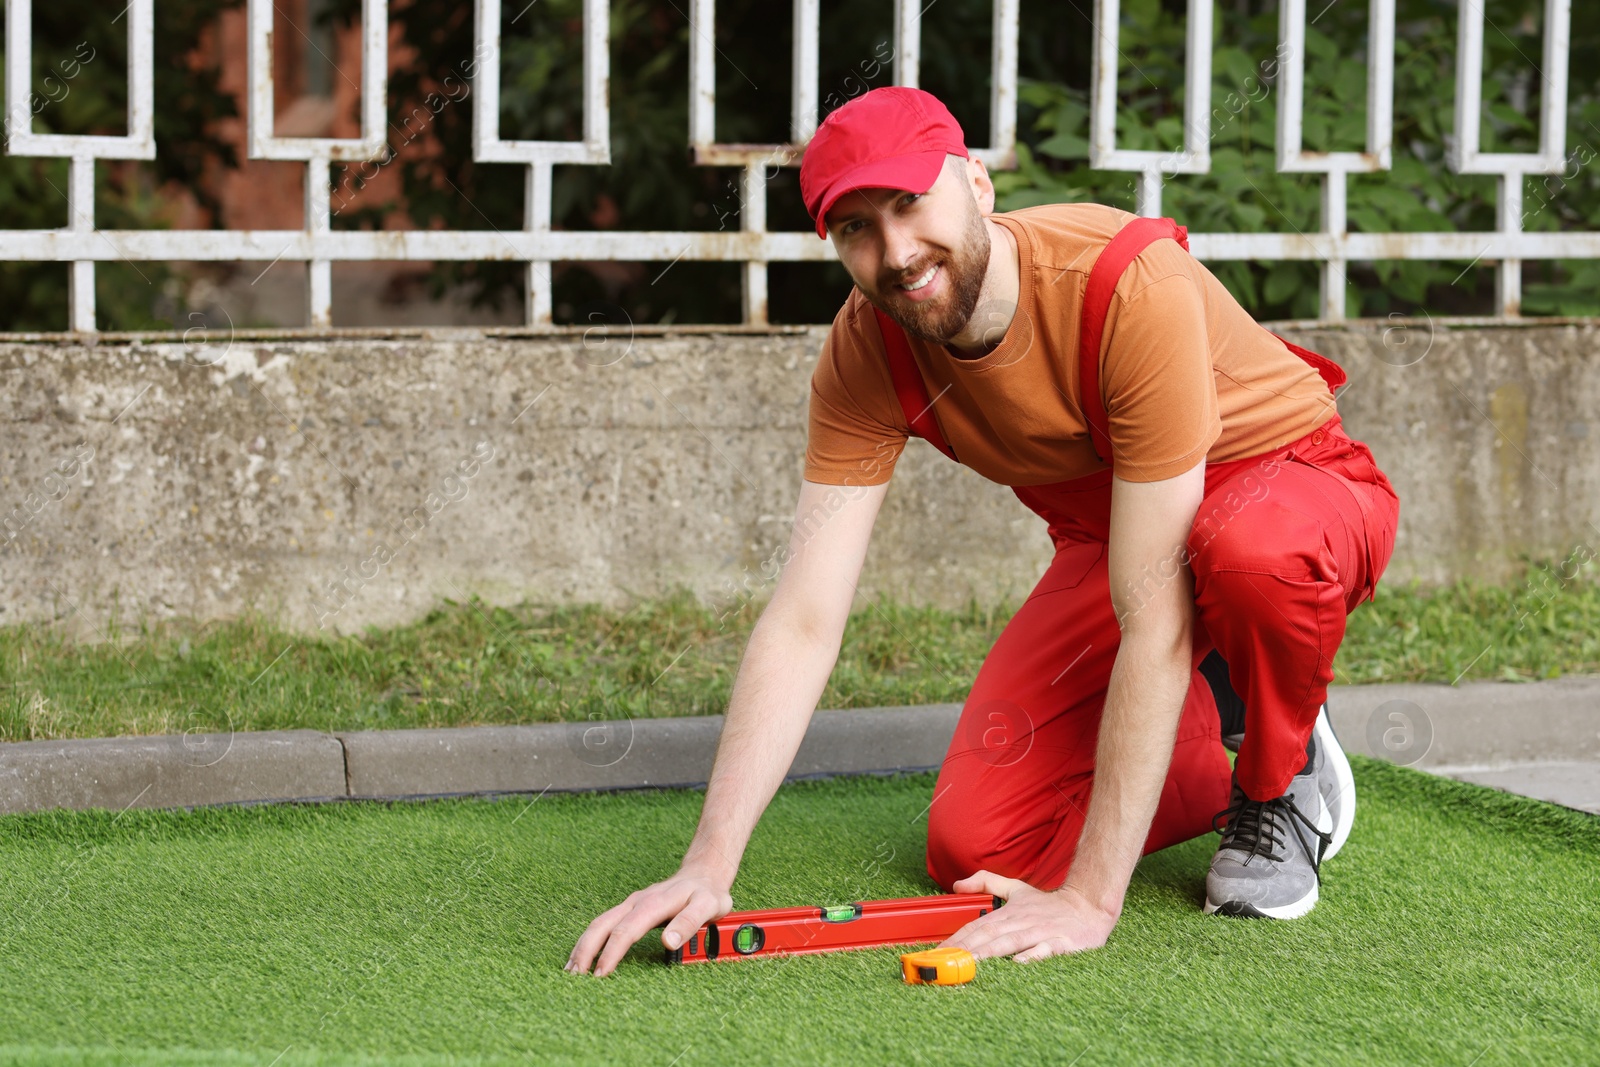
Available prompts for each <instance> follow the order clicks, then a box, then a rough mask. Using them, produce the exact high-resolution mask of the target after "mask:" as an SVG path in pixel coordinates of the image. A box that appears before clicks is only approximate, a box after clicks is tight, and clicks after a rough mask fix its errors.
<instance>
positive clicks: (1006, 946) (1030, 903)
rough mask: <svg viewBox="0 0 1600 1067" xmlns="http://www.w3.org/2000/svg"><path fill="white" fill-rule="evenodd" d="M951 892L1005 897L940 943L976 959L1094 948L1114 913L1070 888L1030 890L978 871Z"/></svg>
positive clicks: (1028, 958) (1028, 957)
mask: <svg viewBox="0 0 1600 1067" xmlns="http://www.w3.org/2000/svg"><path fill="white" fill-rule="evenodd" d="M951 889H953V890H954V891H955V892H957V893H991V894H993V895H995V896H997V897H1000V898H1001V899H1003V900H1004V901H1005V902H1006V906H1005V907H1003V908H997V909H995V910H994V911H992V912H990V913H989V914H988V915H985V916H983V918H981V919H974V920H972V921H971V922H969V923H968V924H967V925H965V926H963V927H962V928H961V929H959V930H957V931H956V932H955V933H954V934H953V935H951V936H950V938H948V939H947V940H946V941H944V942H943V943H942V944H940V946H939V947H940V948H964V949H966V950H967V951H968V952H970V953H972V955H973V956H974V958H976V959H980V960H981V959H985V958H987V957H989V956H1007V955H1011V954H1012V953H1015V955H1014V956H1012V958H1013V959H1015V960H1016V961H1017V962H1018V963H1031V962H1032V961H1034V960H1042V959H1044V958H1045V957H1047V956H1057V955H1060V954H1062V953H1065V952H1082V951H1084V950H1085V949H1091V948H1099V947H1101V946H1102V945H1104V944H1105V943H1106V938H1108V937H1110V936H1111V928H1112V927H1114V926H1116V925H1117V916H1116V915H1113V914H1111V913H1109V912H1107V911H1104V910H1103V909H1101V908H1099V907H1098V906H1096V905H1095V904H1093V903H1091V902H1090V901H1089V899H1088V898H1087V897H1085V896H1084V895H1083V894H1082V893H1080V892H1079V891H1078V890H1077V889H1076V888H1073V887H1071V886H1063V887H1062V888H1060V889H1058V890H1056V891H1054V892H1046V891H1045V890H1043V889H1035V888H1034V887H1033V886H1031V885H1029V884H1028V883H1026V882H1023V881H1020V880H1018V879H1016V878H1006V877H1004V876H1003V875H998V874H993V873H991V872H989V871H979V872H978V873H977V874H974V875H973V876H972V877H970V878H963V879H961V881H959V882H957V883H955V885H953V886H951Z"/></svg>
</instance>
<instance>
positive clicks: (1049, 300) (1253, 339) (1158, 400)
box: [805, 204, 1335, 485]
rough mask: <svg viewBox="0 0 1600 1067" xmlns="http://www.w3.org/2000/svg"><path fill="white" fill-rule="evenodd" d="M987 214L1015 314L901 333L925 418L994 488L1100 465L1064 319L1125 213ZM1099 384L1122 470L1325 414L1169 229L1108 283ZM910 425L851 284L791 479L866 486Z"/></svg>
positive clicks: (1172, 462) (1195, 456) (1312, 389)
mask: <svg viewBox="0 0 1600 1067" xmlns="http://www.w3.org/2000/svg"><path fill="white" fill-rule="evenodd" d="M990 217H991V218H993V219H994V220H995V221H996V222H997V223H999V224H1000V225H1002V226H1005V227H1006V228H1007V229H1008V230H1010V231H1011V233H1012V235H1013V236H1014V237H1015V238H1016V242H1017V254H1018V258H1019V261H1020V262H1019V266H1020V267H1021V273H1022V277H1021V287H1020V291H1019V293H1018V300H1017V310H1016V315H1015V317H1014V318H1013V319H1012V321H1011V325H1010V326H1009V327H1008V328H1007V330H1006V334H1005V337H1004V339H1003V340H1002V341H1001V343H1000V346H999V347H998V348H996V349H995V350H994V351H992V352H990V353H988V354H987V355H984V356H982V357H980V358H977V359H962V358H958V356H957V355H956V353H955V352H954V350H952V349H949V348H946V347H944V346H942V345H932V344H929V343H928V342H926V341H922V340H919V339H918V338H915V337H909V336H908V337H907V340H908V341H909V343H910V347H911V354H912V357H913V359H914V360H915V361H916V365H917V369H918V371H920V372H921V375H922V380H923V383H924V384H925V385H926V386H927V389H928V396H929V397H931V398H933V415H934V417H935V418H936V419H937V420H938V423H939V428H940V430H941V431H943V433H944V437H945V440H946V441H948V442H949V443H950V446H951V447H952V448H954V449H955V453H956V455H957V456H958V457H959V458H960V460H961V462H962V463H964V464H966V465H967V466H969V467H971V468H972V469H973V470H975V471H977V472H978V473H979V474H981V475H983V476H984V477H985V478H988V479H990V480H991V481H996V482H999V483H1001V484H1002V485H1045V484H1048V483H1051V482H1061V481H1066V480H1068V479H1071V478H1078V477H1081V476H1083V475H1086V474H1091V473H1093V472H1095V471H1097V470H1103V469H1105V464H1104V463H1102V462H1100V460H1099V459H1098V458H1097V457H1096V456H1095V454H1094V449H1093V447H1092V446H1091V445H1090V442H1089V431H1088V423H1087V420H1086V419H1085V418H1084V416H1083V409H1082V407H1081V405H1080V404H1079V392H1078V377H1079V368H1078V331H1079V322H1078V317H1079V312H1080V309H1081V308H1082V305H1083V289H1084V286H1085V284H1086V283H1087V282H1088V278H1089V270H1090V268H1092V267H1093V266H1094V262H1095V259H1096V257H1097V256H1099V254H1100V251H1101V249H1103V248H1104V247H1105V245H1106V242H1108V241H1110V240H1111V238H1112V237H1113V236H1114V235H1115V234H1116V232H1117V231H1118V230H1119V229H1121V228H1122V226H1123V225H1124V224H1125V223H1127V222H1129V221H1131V220H1132V219H1133V218H1134V216H1132V215H1130V214H1128V213H1127V212H1125V211H1120V210H1118V209H1116V208H1112V207H1105V206H1103V205H1100V204H1049V205H1045V206H1042V207H1033V208H1026V209H1023V210H1021V211H1012V212H1007V213H1004V214H999V213H997V214H994V215H992V216H990ZM1100 382H1101V389H1102V391H1103V392H1104V394H1105V406H1106V414H1107V419H1108V429H1109V432H1110V434H1111V441H1112V446H1113V449H1114V455H1115V458H1116V463H1115V468H1116V473H1117V476H1118V477H1119V478H1123V479H1125V480H1127V481H1133V482H1154V481H1160V480H1162V479H1165V478H1172V477H1176V476H1177V475H1179V474H1182V473H1183V472H1184V471H1186V470H1188V469H1189V468H1191V467H1193V466H1194V465H1195V464H1196V463H1198V462H1200V460H1201V459H1202V458H1204V459H1206V460H1208V461H1209V462H1213V463H1221V462H1226V461H1228V460H1233V459H1242V458H1244V457H1247V456H1254V455H1259V454H1260V453H1263V452H1269V451H1271V450H1273V449H1275V448H1278V447H1281V446H1282V445H1285V444H1287V443H1289V442H1290V441H1293V440H1295V439H1297V438H1299V437H1302V436H1304V435H1305V434H1308V433H1310V432H1311V431H1312V430H1314V429H1316V428H1317V427H1318V426H1321V425H1322V424H1323V423H1325V422H1327V421H1328V420H1329V419H1331V418H1332V417H1333V416H1334V414H1335V405H1334V399H1333V395H1332V394H1331V393H1330V392H1329V391H1328V387H1327V384H1326V383H1325V382H1324V381H1323V379H1322V376H1321V375H1319V374H1318V373H1317V372H1316V370H1315V369H1314V368H1313V367H1311V366H1310V365H1309V364H1307V363H1306V362H1305V361H1304V360H1302V359H1301V358H1300V357H1299V356H1296V355H1295V354H1294V353H1293V352H1290V351H1289V350H1288V349H1287V348H1285V347H1284V345H1283V343H1282V342H1281V341H1279V340H1278V339H1277V338H1276V337H1274V336H1273V335H1272V333H1271V332H1270V331H1268V330H1267V329H1266V328H1265V327H1263V326H1261V325H1260V324H1259V323H1257V322H1256V321H1255V320H1254V319H1253V318H1251V317H1250V314H1249V313H1248V312H1247V311H1245V310H1244V308H1242V307H1240V306H1239V304H1238V302H1237V301H1236V300H1234V299H1233V296H1232V295H1231V294H1230V293H1229V292H1228V291H1227V289H1225V288H1224V287H1223V285H1222V283H1221V282H1219V281H1217V279H1216V277H1215V276H1214V275H1213V274H1212V273H1211V272H1210V271H1209V270H1207V269H1206V268H1205V266H1204V264H1202V263H1201V262H1200V261H1199V260H1197V259H1195V258H1194V257H1193V256H1191V255H1190V254H1189V253H1188V252H1185V251H1184V250H1183V248H1182V247H1181V246H1179V245H1178V244H1177V242H1175V241H1170V240H1161V241H1156V242H1155V243H1154V244H1152V245H1150V246H1149V247H1148V248H1146V249H1145V250H1144V251H1142V252H1141V253H1139V256H1138V257H1137V258H1136V259H1135V260H1134V261H1133V262H1132V263H1131V264H1129V266H1128V269H1127V271H1126V272H1125V273H1124V274H1123V275H1122V278H1121V280H1120V281H1119V282H1118V284H1117V287H1116V292H1115V295H1114V296H1113V297H1112V300H1111V306H1110V310H1109V311H1108V312H1107V315H1106V323H1105V331H1104V333H1103V334H1102V340H1101V352H1100ZM909 435H910V431H909V428H908V426H907V423H906V419H905V415H904V413H903V412H902V411H901V408H900V402H899V400H898V399H897V397H896V396H895V391H894V382H893V379H892V378H891V376H890V373H889V363H888V360H887V357H886V356H885V354H884V348H883V338H882V336H881V334H880V333H879V331H878V323H877V320H876V318H875V317H874V315H873V313H872V306H871V305H870V304H868V303H867V301H866V299H865V298H864V297H863V296H862V295H861V292H860V290H853V291H852V292H851V293H850V297H849V299H847V300H846V301H845V304H844V307H843V308H841V309H840V310H839V314H838V315H837V316H836V317H835V318H834V320H833V327H832V329H830V330H829V331H828V338H827V340H826V342H824V344H823V347H822V354H821V358H820V359H819V360H818V362H817V367H816V370H815V371H814V372H813V373H812V376H811V406H810V414H809V434H808V439H807V442H806V458H805V477H806V479H807V480H809V481H813V482H823V483H828V484H834V485H879V484H881V483H883V482H886V481H888V480H889V478H890V476H891V475H892V474H893V472H894V465H895V462H896V460H898V459H899V456H900V453H901V451H902V450H903V449H904V448H905V443H906V438H907V437H908V436H909Z"/></svg>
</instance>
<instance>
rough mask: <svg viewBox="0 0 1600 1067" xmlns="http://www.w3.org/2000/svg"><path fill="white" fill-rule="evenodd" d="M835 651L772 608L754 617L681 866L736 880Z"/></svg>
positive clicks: (797, 744)
mask: <svg viewBox="0 0 1600 1067" xmlns="http://www.w3.org/2000/svg"><path fill="white" fill-rule="evenodd" d="M838 657H839V643H838V641H836V640H826V639H817V638H816V637H815V636H808V635H806V633H805V631H804V630H803V629H801V628H800V627H797V626H794V625H791V624H790V623H789V622H788V621H787V620H786V619H785V618H784V617H783V616H782V615H780V614H774V613H773V612H772V611H771V609H769V610H768V612H767V613H766V614H763V615H762V617H761V619H760V620H759V621H757V623H756V626H755V629H754V631H753V632H752V633H751V635H750V643H749V644H748V645H747V646H746V648H745V653H744V659H743V660H742V661H741V663H740V665H739V673H738V675H737V676H736V677H735V678H734V683H733V692H732V694H731V696H730V698H729V701H728V716H727V719H726V720H725V721H724V723H723V726H722V738H721V740H720V741H719V742H718V743H717V757H716V761H715V763H714V764H713V766H712V770H711V781H710V784H709V785H708V786H707V787H706V800H705V804H704V806H703V807H702V808H701V811H700V824H699V828H698V829H697V830H696V831H695V835H694V840H693V841H692V842H691V843H690V845H689V848H688V851H687V852H686V853H685V855H684V860H683V862H684V866H685V867H690V866H693V867H697V868H699V869H701V870H704V871H706V872H707V873H708V874H711V875H713V876H714V877H717V878H719V879H722V880H725V881H726V882H727V883H728V884H731V883H732V882H733V877H734V874H735V873H736V872H737V871H738V867H739V859H740V857H741V856H742V855H743V854H744V848H745V845H746V844H747V843H748V842H749V840H750V834H751V831H753V830H754V829H755V825H756V822H757V821H758V820H759V819H760V818H761V813H762V812H763V811H764V810H766V807H767V804H768V803H769V802H771V800H772V795H773V794H774V793H776V792H777V790H778V786H779V785H781V784H782V783H783V776H784V774H785V773H787V772H788V770H789V767H790V765H791V764H793V763H794V755H795V753H796V752H797V751H798V750H799V748H800V742H801V741H802V740H803V739H804V737H805V732H806V725H807V724H808V723H809V722H810V721H811V713H812V712H813V711H814V710H815V709H816V706H817V701H818V700H819V699H821V697H822V690H823V688H824V687H825V686H826V685H827V684H828V675H829V674H830V673H832V671H833V665H834V663H835V662H836V661H837V660H838Z"/></svg>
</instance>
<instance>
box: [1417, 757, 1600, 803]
mask: <svg viewBox="0 0 1600 1067" xmlns="http://www.w3.org/2000/svg"><path fill="white" fill-rule="evenodd" d="M1428 769H1429V770H1430V771H1432V772H1433V773H1434V774H1443V775H1448V776H1449V777H1451V778H1456V779H1459V780H1460V781H1463V782H1474V783H1476V784H1478V785H1486V786H1489V787H1491V788H1493V789H1500V790H1503V791H1505V792H1507V793H1518V794H1521V795H1522V796H1525V797H1533V798H1534V799H1536V800H1548V801H1549V802H1550V803H1552V804H1560V805H1562V806H1563V807H1568V808H1576V809H1578V810H1579V811H1587V812H1589V813H1591V814H1594V815H1600V762H1589V761H1578V760H1551V761H1542V762H1538V763H1513V764H1506V765H1503V766H1497V767H1496V766H1490V767H1472V766H1468V767H1448V766H1445V767H1430V768H1428Z"/></svg>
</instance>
